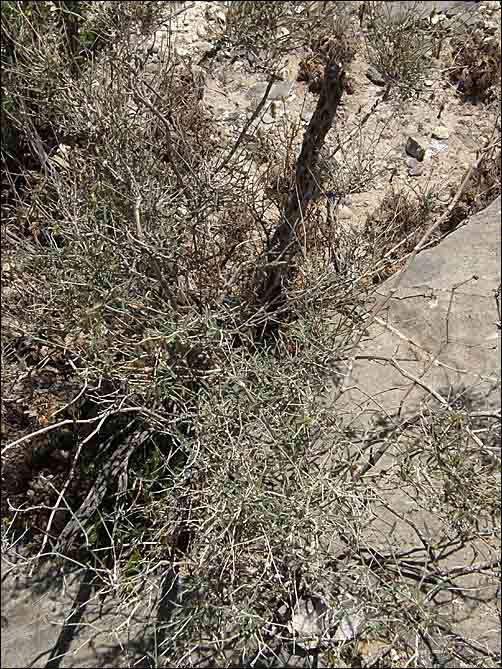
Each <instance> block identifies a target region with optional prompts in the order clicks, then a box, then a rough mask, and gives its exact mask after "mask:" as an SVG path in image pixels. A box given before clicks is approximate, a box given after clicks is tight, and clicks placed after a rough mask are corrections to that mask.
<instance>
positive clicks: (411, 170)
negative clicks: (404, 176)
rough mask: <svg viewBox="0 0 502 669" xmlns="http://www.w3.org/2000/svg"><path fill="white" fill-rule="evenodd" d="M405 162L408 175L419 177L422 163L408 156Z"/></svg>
mask: <svg viewBox="0 0 502 669" xmlns="http://www.w3.org/2000/svg"><path fill="white" fill-rule="evenodd" d="M406 164H407V165H408V175H409V176H410V177H420V176H422V174H423V173H424V165H423V163H419V162H418V160H416V159H415V158H411V157H410V158H408V159H407V160H406Z"/></svg>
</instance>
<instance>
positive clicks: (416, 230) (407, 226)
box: [365, 186, 432, 281]
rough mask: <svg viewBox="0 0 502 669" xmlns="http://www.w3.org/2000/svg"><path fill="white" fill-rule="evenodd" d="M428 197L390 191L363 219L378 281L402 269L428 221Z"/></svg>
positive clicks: (429, 212)
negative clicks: (377, 268)
mask: <svg viewBox="0 0 502 669" xmlns="http://www.w3.org/2000/svg"><path fill="white" fill-rule="evenodd" d="M431 207H432V202H431V199H430V197H428V196H427V195H424V194H420V193H414V192H413V191H412V190H411V189H410V190H404V189H401V188H394V187H392V186H391V187H390V188H389V190H388V191H387V192H386V194H385V195H384V197H383V199H382V201H381V203H380V205H379V206H378V207H377V209H376V210H375V211H373V212H372V213H371V214H370V216H368V218H367V219H366V223H365V235H366V236H367V238H368V245H369V248H371V249H372V254H373V261H372V263H371V265H372V266H373V267H379V271H378V272H377V273H376V275H375V279H374V280H376V281H380V280H382V279H383V278H385V277H386V276H388V275H389V274H392V273H393V272H395V271H396V270H397V269H399V268H400V267H401V265H400V260H401V259H402V258H404V257H406V255H407V254H408V253H410V252H411V251H412V249H413V248H414V246H415V244H416V243H417V242H418V241H419V239H420V237H421V236H422V235H423V233H424V231H425V229H426V227H427V224H428V223H430V220H431V213H432V212H431Z"/></svg>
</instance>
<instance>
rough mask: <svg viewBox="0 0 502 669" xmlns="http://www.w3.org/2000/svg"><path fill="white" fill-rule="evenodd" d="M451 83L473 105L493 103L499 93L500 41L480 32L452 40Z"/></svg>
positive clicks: (469, 33)
mask: <svg viewBox="0 0 502 669" xmlns="http://www.w3.org/2000/svg"><path fill="white" fill-rule="evenodd" d="M452 61H453V63H452V66H451V67H450V68H449V77H450V81H451V82H452V83H453V84H455V86H456V87H457V90H458V92H459V94H460V95H461V96H462V98H463V99H464V100H466V101H470V102H484V103H488V102H493V101H494V100H496V99H497V90H499V89H500V76H501V53H500V38H499V37H497V36H493V37H486V35H485V34H484V33H483V31H481V30H474V31H470V32H467V33H466V34H464V35H462V36H461V37H459V38H457V39H454V40H452Z"/></svg>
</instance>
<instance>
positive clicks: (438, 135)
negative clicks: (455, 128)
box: [432, 125, 450, 139]
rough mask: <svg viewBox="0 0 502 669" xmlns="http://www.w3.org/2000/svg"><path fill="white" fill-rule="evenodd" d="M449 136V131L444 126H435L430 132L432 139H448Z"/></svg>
mask: <svg viewBox="0 0 502 669" xmlns="http://www.w3.org/2000/svg"><path fill="white" fill-rule="evenodd" d="M449 136H450V131H449V130H448V128H447V127H446V126H444V125H437V126H436V127H435V128H434V130H433V131H432V137H433V138H434V139H448V138H449Z"/></svg>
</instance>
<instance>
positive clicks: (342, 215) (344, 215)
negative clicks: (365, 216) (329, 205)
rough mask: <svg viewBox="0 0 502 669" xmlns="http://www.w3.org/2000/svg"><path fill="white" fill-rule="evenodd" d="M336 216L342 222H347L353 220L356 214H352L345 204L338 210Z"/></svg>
mask: <svg viewBox="0 0 502 669" xmlns="http://www.w3.org/2000/svg"><path fill="white" fill-rule="evenodd" d="M336 215H337V218H339V219H340V220H342V221H347V220H349V219H351V218H352V216H353V215H354V214H353V213H352V209H350V208H349V207H347V206H346V205H345V204H341V205H339V207H338V209H337V210H336Z"/></svg>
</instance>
